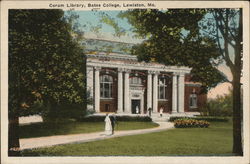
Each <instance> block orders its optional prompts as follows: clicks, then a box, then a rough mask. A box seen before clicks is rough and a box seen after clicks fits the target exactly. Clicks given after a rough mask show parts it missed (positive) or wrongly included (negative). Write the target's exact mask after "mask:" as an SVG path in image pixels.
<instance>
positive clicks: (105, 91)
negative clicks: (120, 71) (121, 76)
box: [100, 75, 113, 98]
mask: <svg viewBox="0 0 250 164" xmlns="http://www.w3.org/2000/svg"><path fill="white" fill-rule="evenodd" d="M100 79H101V81H100V94H101V98H112V88H113V77H112V76H110V75H102V76H101V77H100Z"/></svg>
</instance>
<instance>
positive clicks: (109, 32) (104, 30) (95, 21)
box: [75, 10, 142, 43]
mask: <svg viewBox="0 0 250 164" xmlns="http://www.w3.org/2000/svg"><path fill="white" fill-rule="evenodd" d="M75 12H76V13H77V14H78V15H79V23H80V24H81V25H82V26H84V27H83V28H84V31H85V37H86V38H100V39H107V40H113V41H122V42H127V43H140V42H141V41H142V40H141V39H136V38H134V37H133V35H134V33H133V32H131V28H132V26H131V25H130V24H129V23H128V22H127V20H126V19H118V18H117V15H118V14H119V12H120V11H105V13H107V14H108V15H109V16H110V17H112V18H114V19H115V20H116V21H117V23H118V24H119V26H120V27H122V28H123V29H125V30H126V32H127V34H126V35H125V36H121V37H120V38H119V37H114V36H113V34H114V33H115V30H114V29H113V27H111V26H109V25H107V24H105V23H102V22H101V21H100V14H101V12H103V10H102V11H101V12H100V11H75ZM100 25H101V28H100V31H99V33H96V32H93V27H97V26H100Z"/></svg>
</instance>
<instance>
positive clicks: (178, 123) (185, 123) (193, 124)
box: [174, 119, 210, 128]
mask: <svg viewBox="0 0 250 164" xmlns="http://www.w3.org/2000/svg"><path fill="white" fill-rule="evenodd" d="M209 125H210V123H209V122H207V121H204V120H194V119H179V120H175V121H174V127H176V128H208V126H209Z"/></svg>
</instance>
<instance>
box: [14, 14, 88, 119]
mask: <svg viewBox="0 0 250 164" xmlns="http://www.w3.org/2000/svg"><path fill="white" fill-rule="evenodd" d="M69 20H70V19H66V18H65V17H64V12H63V11H60V10H10V13H9V89H10V92H9V95H10V97H9V98H10V99H9V112H10V114H12V113H13V114H16V112H17V113H20V112H22V110H29V108H30V107H31V106H32V105H33V104H35V102H37V101H43V102H44V103H45V104H47V103H55V104H60V103H65V102H69V103H83V101H84V98H83V96H84V94H83V93H84V69H85V68H84V60H83V59H84V56H83V49H82V48H81V47H80V46H79V44H78V42H77V39H79V38H77V37H72V34H73V32H74V31H73V29H72V25H71V23H69ZM19 107H20V111H18V109H19Z"/></svg>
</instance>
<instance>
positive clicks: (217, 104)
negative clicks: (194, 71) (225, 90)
mask: <svg viewBox="0 0 250 164" xmlns="http://www.w3.org/2000/svg"><path fill="white" fill-rule="evenodd" d="M201 114H202V115H208V116H222V117H225V116H232V114H233V96H232V89H229V94H226V95H219V96H217V97H216V98H215V99H210V100H208V102H207V104H206V106H205V107H204V108H203V109H201Z"/></svg>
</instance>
